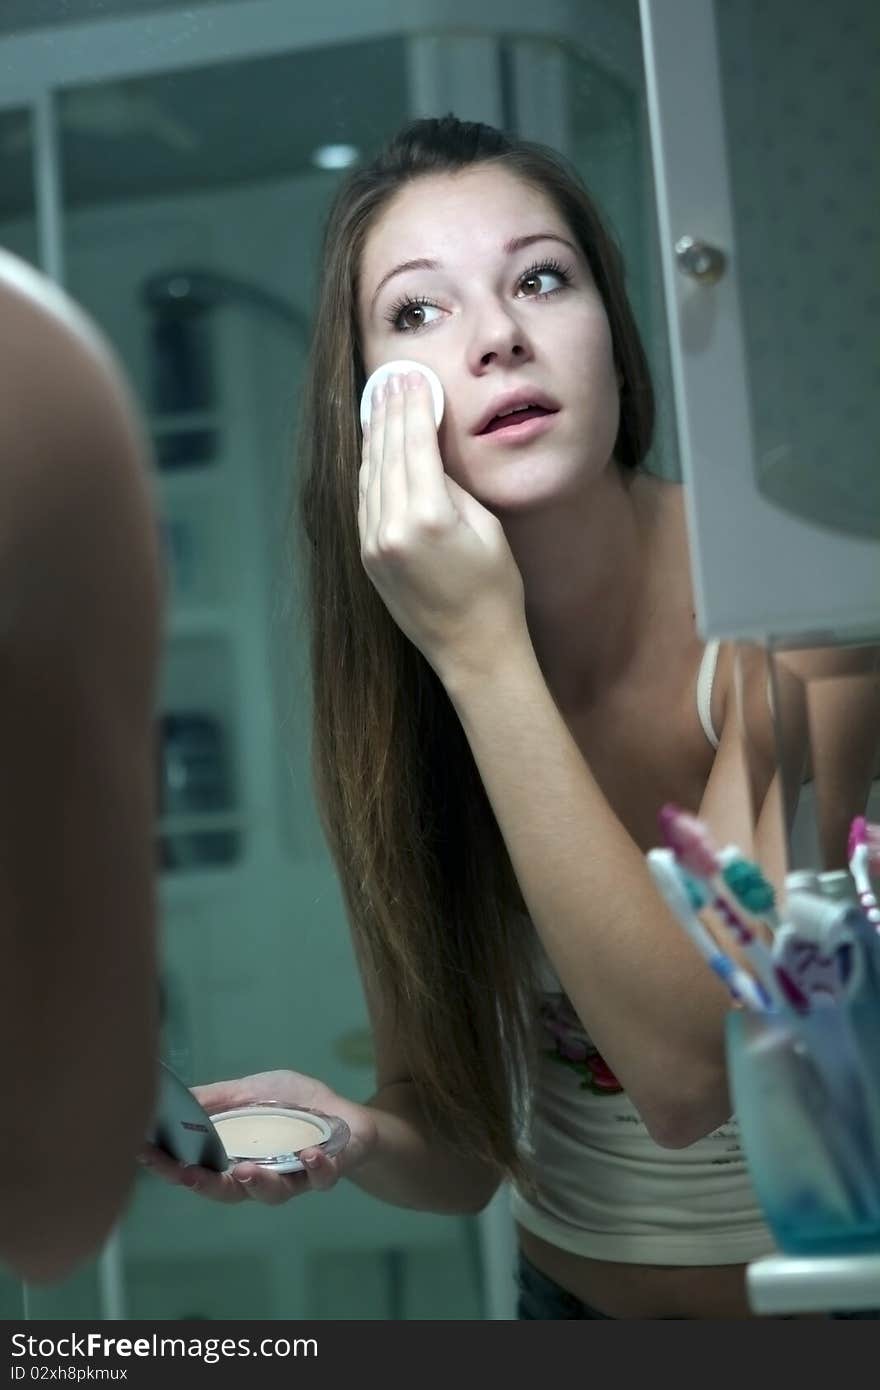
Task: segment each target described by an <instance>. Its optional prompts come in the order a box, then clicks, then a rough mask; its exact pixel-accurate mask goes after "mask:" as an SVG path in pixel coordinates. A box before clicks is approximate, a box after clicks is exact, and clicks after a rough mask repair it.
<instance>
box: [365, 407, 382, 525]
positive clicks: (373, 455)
mask: <svg viewBox="0 0 880 1390" xmlns="http://www.w3.org/2000/svg"><path fill="white" fill-rule="evenodd" d="M385 393H386V386H385V383H384V382H383V383H381V384H380V385H379V386H376V387H375V388H374V389H373V399H372V405H371V408H370V438H369V450H368V452H369V459H370V464H369V471H368V476H367V499H366V530H365V534H364V540H365V542H367V543H369V544H372V542H373V541H374V540H375V537H376V530H377V528H378V525H379V515H380V512H381V509H382V451H383V449H384V443H385Z"/></svg>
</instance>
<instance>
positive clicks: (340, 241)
mask: <svg viewBox="0 0 880 1390" xmlns="http://www.w3.org/2000/svg"><path fill="white" fill-rule="evenodd" d="M474 165H492V166H496V167H498V166H500V167H501V168H504V169H506V170H508V171H509V172H510V173H511V174H514V175H516V176H517V177H519V178H520V179H522V180H524V181H525V182H527V183H529V184H530V185H533V186H535V187H536V188H537V189H538V190H539V191H541V192H543V193H544V194H545V196H547V197H548V198H549V199H550V201H551V202H552V203H553V204H554V205H555V206H556V207H557V208H558V210H559V212H560V213H561V215H562V216H563V218H564V219H565V221H566V222H567V224H568V226H569V228H570V229H571V231H572V233H573V234H574V236H575V237H576V238H577V240H578V242H579V243H580V245H581V247H582V249H583V251H584V254H585V255H586V258H587V261H588V263H589V266H590V269H591V272H592V275H593V278H594V281H595V283H596V286H597V288H598V290H599V292H600V294H601V296H602V299H603V301H604V304H605V309H606V313H607V315H608V320H609V324H610V328H611V337H612V343H613V350H614V357H615V363H616V366H617V370H618V374H619V376H620V378H621V381H622V384H621V388H620V391H621V400H620V425H619V430H618V436H617V441H616V444H615V449H614V456H615V458H616V460H617V463H618V464H619V466H620V468H621V469H623V470H626V471H631V470H633V469H635V468H636V467H638V465H639V464H640V463H641V462H642V460H643V459H644V457H645V454H646V453H647V450H648V447H649V445H650V441H651V434H652V430H653V419H654V398H653V391H652V387H651V380H650V374H649V370H648V365H647V361H646V358H645V354H644V351H643V348H642V345H641V341H640V338H639V334H638V330H637V328H636V325H635V320H634V318H633V315H632V311H631V309H630V306H629V302H628V300H627V296H626V292H625V289H624V283H623V265H622V260H621V256H620V253H619V251H618V248H617V246H616V245H615V243H614V241H613V240H612V239H611V237H610V235H609V234H608V232H607V231H606V230H605V228H604V226H603V224H602V221H601V218H600V216H599V214H598V212H597V210H596V208H595V207H594V205H593V203H592V201H591V199H590V197H589V196H588V194H587V193H586V191H585V190H584V188H583V187H582V185H581V183H580V181H579V179H578V177H577V175H576V173H575V172H574V171H573V170H572V169H571V168H569V166H568V165H567V164H566V163H565V161H564V160H563V159H561V157H560V156H559V155H557V154H555V153H554V152H553V151H551V150H549V149H545V148H544V147H543V146H540V145H536V144H533V143H531V142H527V141H523V140H518V139H512V138H510V137H508V136H506V135H504V134H503V133H502V132H500V131H498V130H496V129H494V128H492V127H490V126H486V125H482V124H478V123H474V122H467V121H459V120H457V119H455V118H454V117H453V116H446V117H443V118H442V119H431V120H419V121H414V122H412V123H411V124H410V125H408V126H406V127H404V129H403V130H402V131H400V132H399V133H398V134H397V135H396V136H395V137H394V139H392V140H391V142H390V143H389V144H388V145H387V146H386V148H385V149H384V150H383V152H382V153H381V154H380V155H379V156H378V158H377V159H376V160H375V161H374V162H373V163H372V164H371V165H370V166H369V167H365V168H362V169H358V170H356V171H355V172H354V173H353V174H352V175H351V176H350V177H349V178H348V179H347V180H346V182H345V183H344V185H343V186H342V187H341V188H340V189H339V191H338V193H337V195H336V198H335V200H334V203H333V206H332V208H331V210H330V214H329V219H328V222H327V225H326V230H325V236H324V243H323V259H322V275H321V284H320V291H319V296H318V301H317V306H316V316H315V328H314V336H313V340H312V350H311V356H310V368H309V373H308V377H307V381H306V387H305V392H304V398H303V409H302V413H301V418H300V437H299V438H300V447H299V457H300V469H301V475H300V476H301V483H300V489H301V490H300V498H299V516H300V520H301V523H302V530H303V532H304V545H303V547H302V554H303V556H304V559H305V562H306V579H307V590H308V600H309V617H310V623H311V677H312V694H313V714H312V718H313V726H312V733H313V740H312V758H313V770H314V777H315V785H316V793H317V798H318V805H319V809H320V813H321V820H322V824H323V827H324V831H325V834H326V836H327V839H328V842H329V845H330V849H331V852H332V854H333V858H334V861H335V864H336V868H337V871H338V873H339V877H340V880H341V884H342V889H343V894H344V897H345V901H346V905H347V908H348V912H349V915H350V919H351V924H352V928H353V931H354V935H355V943H356V946H357V950H358V955H359V958H360V960H361V963H362V966H363V968H364V970H365V972H367V975H368V978H369V980H370V982H371V986H372V987H374V988H376V989H378V990H381V993H382V998H383V1001H385V1002H386V1005H387V1006H388V1007H390V1008H391V1009H393V1011H394V1017H395V1020H396V1027H397V1030H398V1036H399V1038H400V1041H401V1046H402V1047H403V1048H404V1049H405V1053H406V1057H407V1064H408V1067H409V1070H410V1074H411V1076H412V1079H413V1081H414V1082H415V1084H416V1086H417V1087H418V1088H419V1091H420V1094H421V1097H422V1100H423V1102H424V1103H425V1106H426V1109H427V1111H428V1113H431V1114H434V1115H436V1116H438V1117H439V1118H440V1119H441V1121H442V1122H443V1124H444V1128H446V1129H448V1131H449V1132H450V1133H451V1134H455V1135H457V1136H458V1137H459V1139H460V1142H461V1146H462V1148H463V1149H464V1150H466V1151H468V1152H471V1153H477V1154H480V1155H481V1156H483V1157H485V1158H486V1159H487V1160H488V1161H490V1162H492V1163H495V1164H497V1165H499V1167H500V1168H501V1169H502V1170H503V1171H505V1172H506V1173H507V1174H509V1175H511V1176H514V1177H519V1178H522V1177H523V1176H524V1172H523V1166H522V1164H521V1162H520V1160H519V1158H518V1156H517V1149H516V1138H517V1131H518V1128H519V1123H520V1118H521V1115H520V1102H521V1100H522V1099H523V1098H524V1097H525V1095H526V1094H527V1086H528V1080H529V1073H530V1065H531V1062H532V1059H533V1055H534V1052H533V1044H534V1029H535V1014H534V1008H535V987H534V980H533V975H534V967H533V938H532V929H531V927H530V924H529V922H528V918H527V916H526V915H525V904H524V903H523V900H522V896H521V894H520V891H519V887H518V885H517V882H516V879H515V876H514V873H513V869H512V866H511V863H510V859H509V856H508V854H507V850H506V847H505V845H504V841H503V839H502V837H501V834H500V831H499V829H498V825H497V823H496V820H495V816H494V814H493V811H492V807H491V804H490V802H489V799H488V797H487V795H486V792H485V790H484V788H483V784H482V782H481V780H480V776H479V773H478V771H477V767H476V764H475V762H474V759H473V756H472V754H471V751H470V747H469V745H468V743H467V740H466V738H465V736H464V733H463V731H462V727H461V724H460V722H459V719H458V717H457V715H456V714H455V711H454V709H453V707H452V705H451V703H450V701H449V699H448V697H447V695H446V692H445V690H444V689H443V686H442V685H441V683H440V682H439V680H438V679H437V677H436V676H435V674H434V672H433V670H432V668H431V667H430V666H429V665H428V663H427V662H426V661H425V660H424V658H423V657H422V655H421V653H420V652H419V651H418V650H417V649H416V647H415V646H414V645H413V644H412V643H411V642H410V641H409V639H408V638H406V637H405V636H404V635H403V633H402V632H401V631H400V629H399V628H398V627H397V625H396V624H395V622H394V621H393V619H392V618H391V616H390V615H389V613H388V611H387V609H386V608H385V606H384V604H383V603H382V601H381V599H380V598H379V596H378V594H377V593H376V590H375V589H374V587H373V585H372V583H371V582H370V580H369V579H368V577H367V575H366V572H365V570H364V568H363V565H362V563H361V558H360V543H359V537H358V529H357V491H358V468H359V465H360V436H359V429H358V405H359V401H360V395H361V392H362V390H363V387H364V384H365V371H364V366H363V361H362V357H361V351H360V346H359V342H358V329H357V287H358V276H359V271H360V264H361V257H362V254H363V249H364V244H365V241H366V238H367V236H368V234H369V232H370V230H371V228H372V227H373V226H374V225H375V223H376V220H377V218H378V217H379V216H380V215H381V213H382V212H383V211H384V210H385V209H386V208H387V206H388V204H389V202H390V201H391V200H392V199H393V198H394V196H395V195H396V194H397V193H398V192H399V191H400V189H402V188H403V187H404V186H405V185H406V184H408V183H409V182H411V181H412V180H413V179H417V178H421V177H424V176H426V175H430V174H444V173H455V172H457V171H459V170H462V169H466V168H470V167H472V166H474Z"/></svg>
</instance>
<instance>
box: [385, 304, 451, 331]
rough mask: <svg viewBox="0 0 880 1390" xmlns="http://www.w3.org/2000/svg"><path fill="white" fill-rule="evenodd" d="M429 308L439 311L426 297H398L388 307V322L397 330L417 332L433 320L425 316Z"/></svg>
mask: <svg viewBox="0 0 880 1390" xmlns="http://www.w3.org/2000/svg"><path fill="white" fill-rule="evenodd" d="M429 309H436V310H437V313H438V314H439V313H440V310H439V309H438V308H437V305H436V304H432V303H431V302H430V300H428V299H400V300H398V301H397V303H396V304H394V305H392V307H391V308H390V309H389V311H388V314H387V318H388V322H389V323H390V324H391V326H392V327H393V328H396V329H397V330H398V331H399V332H402V333H417V332H418V331H419V329H420V328H427V326H428V324H429V323H433V322H435V320H434V319H429V318H427V316H426V315H427V311H428V310H429Z"/></svg>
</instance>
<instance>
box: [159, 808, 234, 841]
mask: <svg viewBox="0 0 880 1390" xmlns="http://www.w3.org/2000/svg"><path fill="white" fill-rule="evenodd" d="M244 828H245V818H244V816H242V815H241V814H240V813H239V812H237V811H205V812H203V813H200V814H193V815H190V816H166V817H164V819H162V820H160V821H159V822H158V824H157V826H156V832H155V833H156V837H157V838H158V839H166V838H168V837H169V836H171V835H191V834H194V833H195V834H200V835H206V834H210V832H211V831H212V830H244Z"/></svg>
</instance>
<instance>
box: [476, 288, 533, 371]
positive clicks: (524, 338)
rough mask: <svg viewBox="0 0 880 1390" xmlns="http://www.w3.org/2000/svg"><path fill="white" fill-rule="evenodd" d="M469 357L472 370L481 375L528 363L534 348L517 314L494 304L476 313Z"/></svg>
mask: <svg viewBox="0 0 880 1390" xmlns="http://www.w3.org/2000/svg"><path fill="white" fill-rule="evenodd" d="M469 356H470V367H471V370H472V371H473V372H475V373H476V374H477V375H480V374H481V373H482V372H484V371H485V370H486V368H487V367H491V366H501V367H504V366H508V365H511V364H516V363H519V362H526V361H528V360H529V359H530V358H531V356H532V347H531V343H530V341H529V337H528V334H527V333H526V332H525V329H524V328H523V325H522V324H521V323H520V321H519V319H518V317H517V316H516V314H515V313H514V312H512V311H511V310H509V309H507V308H505V307H503V306H502V305H500V304H498V303H497V302H492V303H486V304H483V305H481V306H480V307H479V308H478V309H477V310H476V312H475V327H474V331H473V334H472V337H471V348H470V353H469Z"/></svg>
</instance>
